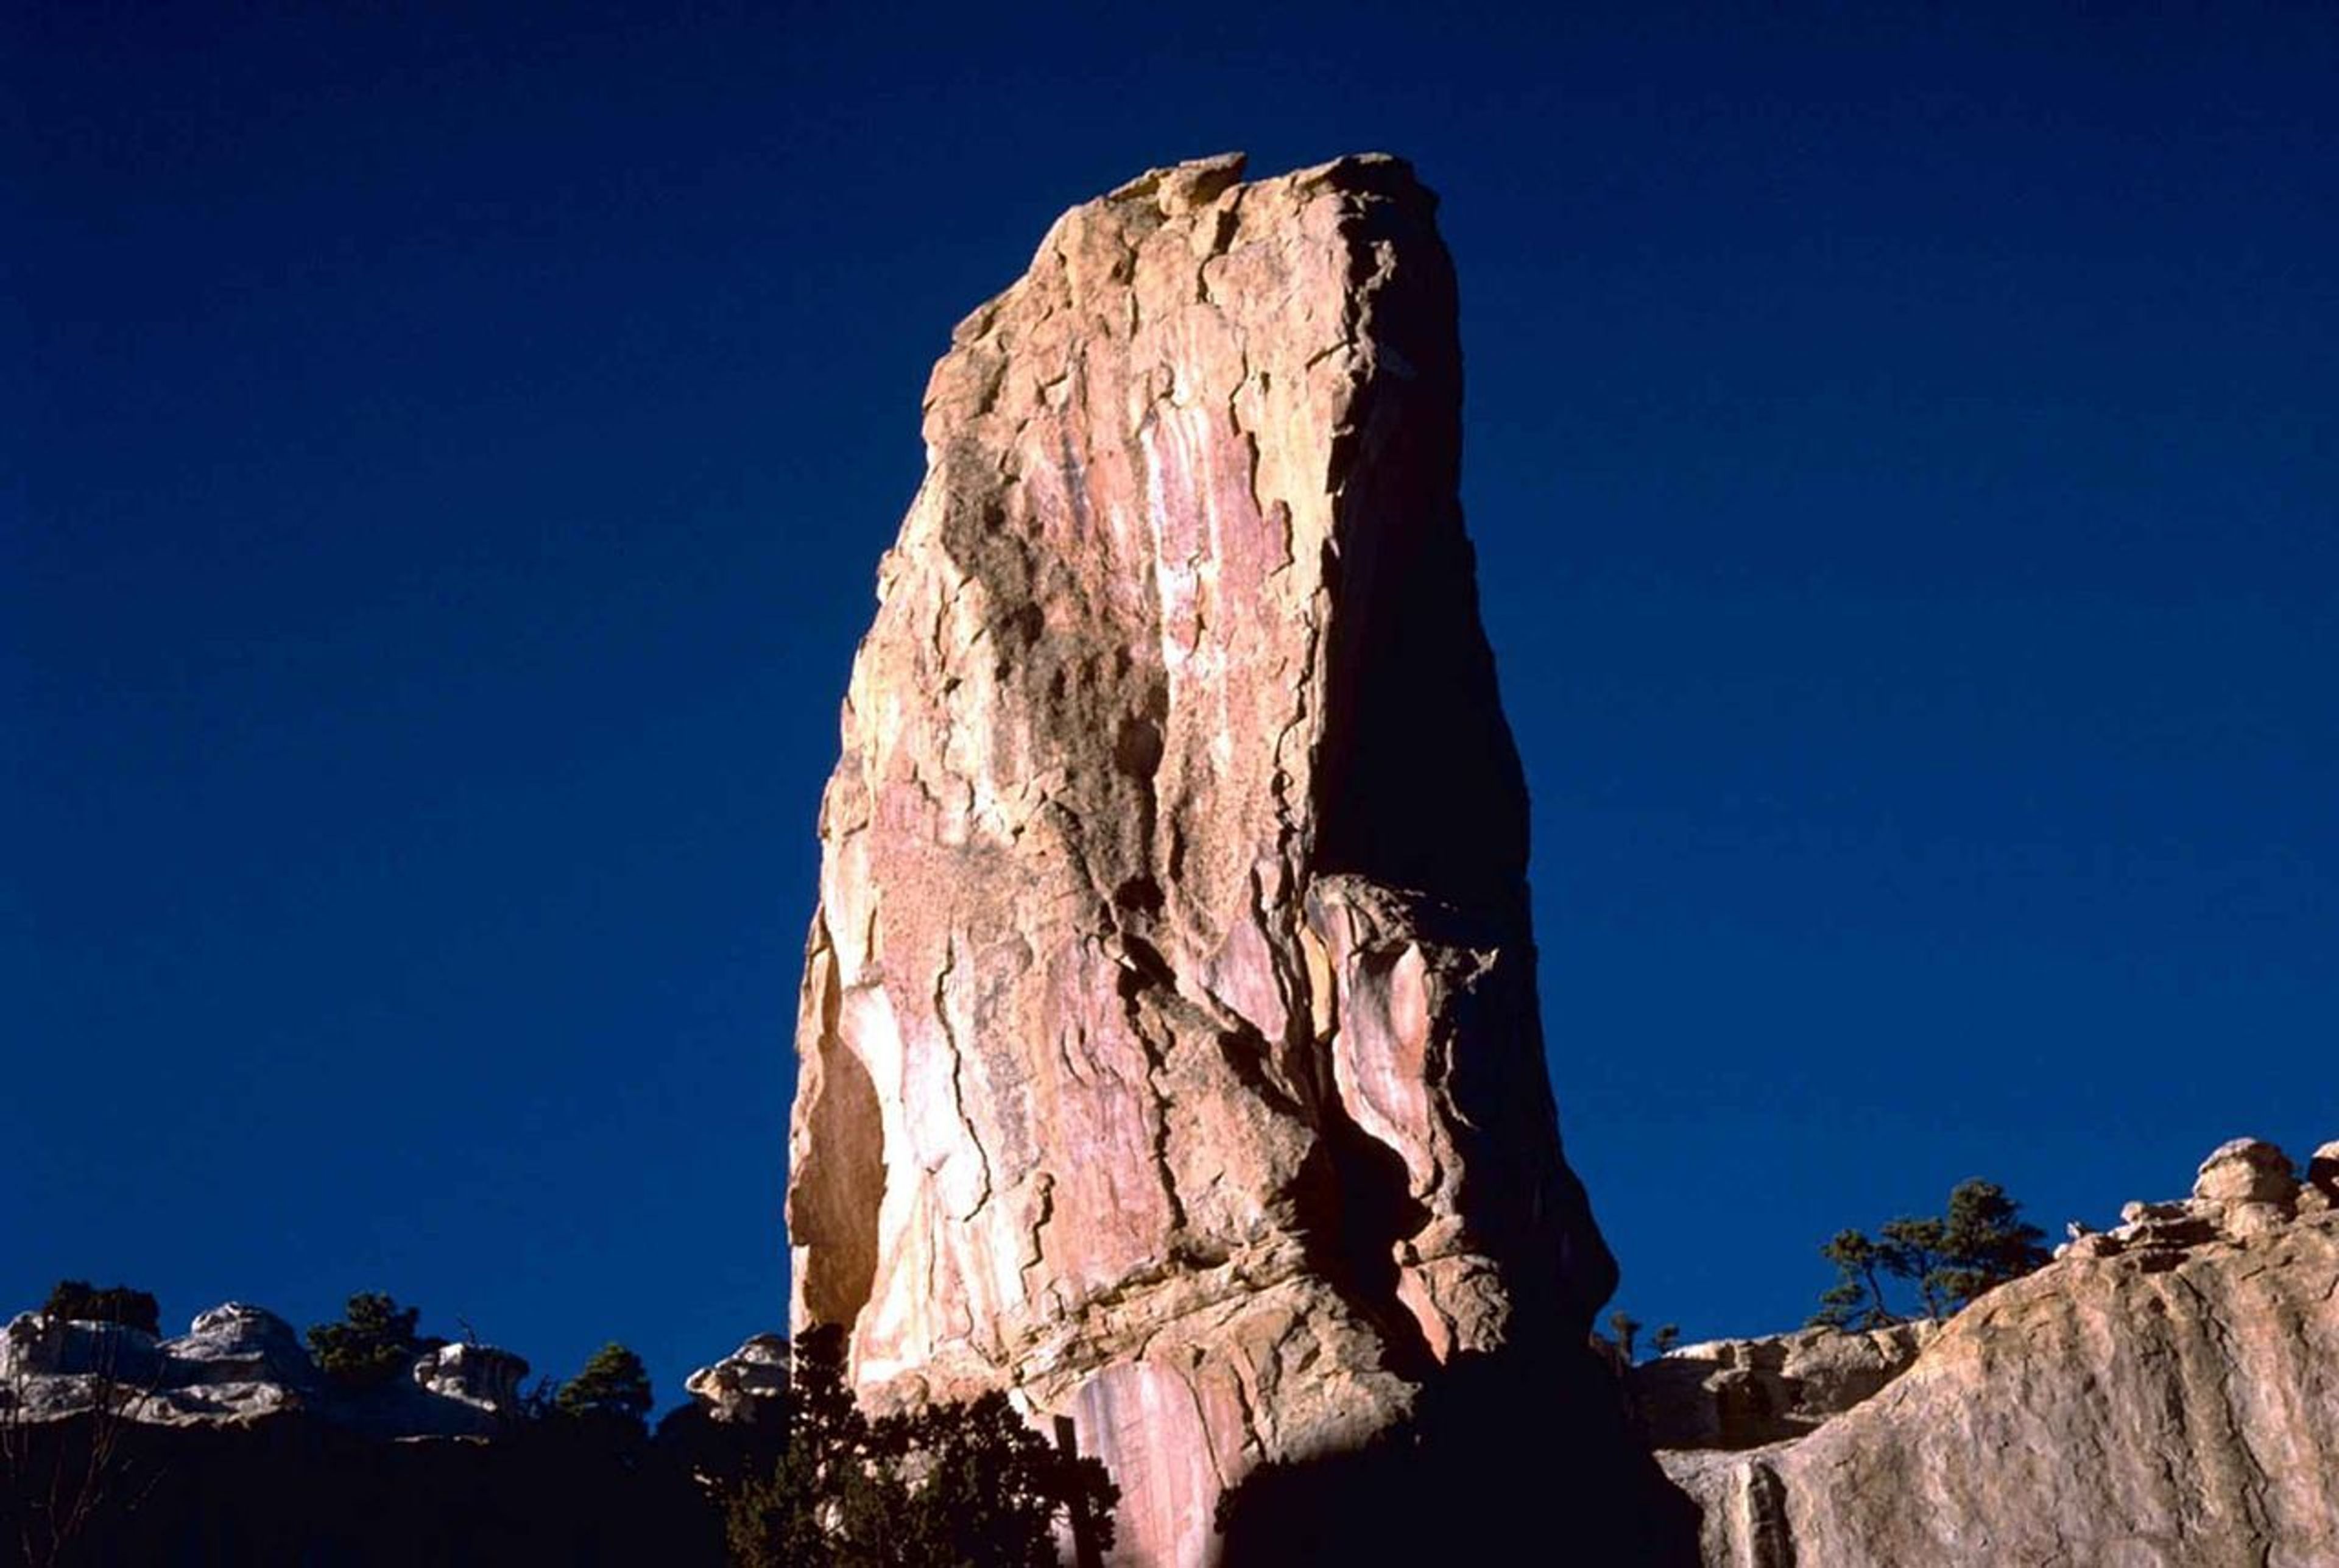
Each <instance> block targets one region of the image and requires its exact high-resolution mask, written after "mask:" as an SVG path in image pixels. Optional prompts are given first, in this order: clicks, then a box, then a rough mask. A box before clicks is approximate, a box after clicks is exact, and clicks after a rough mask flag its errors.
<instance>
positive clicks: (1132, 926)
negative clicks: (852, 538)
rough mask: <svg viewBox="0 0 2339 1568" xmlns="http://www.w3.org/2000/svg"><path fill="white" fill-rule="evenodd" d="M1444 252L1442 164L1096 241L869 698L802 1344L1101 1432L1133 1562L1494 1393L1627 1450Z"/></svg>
mask: <svg viewBox="0 0 2339 1568" xmlns="http://www.w3.org/2000/svg"><path fill="white" fill-rule="evenodd" d="M1435 210H1436V202H1435V198H1434V197H1432V196H1431V195H1430V193H1429V192H1427V191H1426V189H1424V188H1423V187H1422V186H1421V185H1420V184H1419V183H1418V182H1416V180H1415V179H1414V177H1413V174H1412V173H1411V171H1410V170H1409V169H1408V168H1407V167H1406V165H1405V164H1404V163H1401V162H1399V161H1397V160H1396V159H1391V158H1387V157H1380V156H1366V157H1357V158H1349V159H1343V160H1340V161H1338V162H1337V163H1329V164H1326V165H1323V166H1320V167H1318V168H1315V169H1309V170H1304V171H1301V172H1299V173H1294V174H1289V175H1285V176H1282V177H1280V178H1277V179H1271V180H1264V181H1258V182H1249V183H1246V182H1243V181H1242V179H1241V164H1240V160H1239V159H1238V158H1232V157H1228V158H1219V159H1210V160H1204V161H1202V162H1199V163H1188V164H1182V165H1179V166H1178V167H1175V168H1171V169H1165V170H1158V171H1155V172H1153V173H1149V174H1147V175H1145V176H1143V177H1141V178H1140V179H1139V180H1137V181H1133V182H1130V184H1128V185H1126V186H1124V187H1122V188H1121V189H1120V190H1118V191H1116V192H1112V193H1111V194H1110V195H1109V196H1107V197H1104V198H1101V199H1100V200H1098V201H1095V202H1089V203H1087V204H1086V205H1083V206H1081V207H1079V208H1076V209H1074V210H1073V211H1071V212H1068V213H1067V214H1065V216H1064V217H1063V218H1062V219H1061V220H1060V221H1059V222H1057V223H1056V224H1055V226H1054V227H1053V228H1052V229H1051V231H1050V232H1049V234H1048V236H1047V237H1046V239H1045V240H1044V241H1043V242H1041V247H1040V251H1039V253H1038V255H1037V256H1036V257H1035V258H1034V260H1033V262H1032V265H1031V269H1030V271H1028V272H1027V273H1026V274H1025V276H1024V277H1023V278H1022V279H1021V280H1020V281H1017V282H1016V283H1015V284H1014V285H1013V286H1012V287H1011V288H1010V289H1008V290H1007V291H1005V292H1004V293H1003V294H1002V295H1000V296H999V297H998V298H997V299H995V300H993V301H991V302H990V303H989V304H986V305H984V306H983V307H982V309H980V310H978V311H976V312H975V313H974V314H973V315H972V316H970V317H969V318H968V319H967V320H966V321H964V322H962V324H961V325H960V327H959V328H958V330H957V331H956V333H955V334H954V337H953V347H952V350H951V352H950V353H949V354H948V355H947V356H945V357H944V359H943V360H942V362H941V363H940V364H939V365H937V366H936V368H935V370H934V373H933V380H932V382H931V384H930V386H929V389H928V392H927V399H926V419H925V438H926V446H927V453H928V468H927V475H926V479H925V482H924V484H923V486H922V487H921V488H920V491H919V493H918V496H917V498H916V499H915V500H914V502H913V505H912V507H911V508H910V512H909V516H908V518H906V520H905V521H904V523H903V528H902V533H901V537H900V538H899V540H898V541H897V542H896V544H895V546H894V547H893V549H892V550H891V551H889V552H888V553H887V555H886V557H885V559H884V561H883V564H882V565H881V567H880V570H879V607H878V611H877V616H876V620H875V622H874V624H873V626H872V627H871V630H870V632H869V634H868V636H867V637H866V638H865V639H864V642H863V644H862V647H861V650H860V652H859V655H858V656H857V657H856V659H855V661H854V674H853V679H852V684H851V687H850V690H849V692H848V695H847V698H846V702H845V706H844V721H843V743H844V744H843V755H842V758H841V760H840V762H839V764H838V766H837V769H836V772H835V774H834V776H833V778H832V780H831V782H830V784H829V788H828V791H827V794H826V795H825V797H824V803H823V809H822V823H821V835H822V843H823V861H822V881H821V904H820V909H819V912H818V913H817V915H816V916H815V918H814V925H813V932H812V936H811V940H810V942H809V943H808V946H807V954H806V972H805V979H804V991H803V1002H802V1009H801V1012H800V1015H799V1021H798V1031H797V1041H798V1050H799V1054H800V1058H801V1073H800V1078H799V1089H798V1093H797V1099H796V1104H795V1109H794V1119H793V1123H792V1128H791V1134H790V1192H789V1229H790V1238H791V1242H792V1244H793V1247H794V1281H795V1285H794V1289H795V1298H794V1322H795V1324H796V1326H797V1327H798V1328H802V1327H804V1326H807V1325H809V1324H812V1323H815V1322H835V1323H840V1324H844V1325H846V1326H849V1328H850V1330H851V1341H852V1356H853V1370H854V1379H855V1382H856V1385H857V1386H858V1388H859V1389H860V1391H861V1393H862V1395H863V1397H864V1400H866V1401H868V1402H870V1403H872V1404H873V1405H879V1406H884V1405H896V1404H914V1403H917V1402H919V1401H922V1400H924V1399H928V1398H935V1397H958V1396H962V1395H968V1394H972V1393H974V1392H978V1391H981V1390H983V1389H988V1388H997V1387H1008V1388H1013V1389H1015V1390H1017V1391H1018V1393H1019V1395H1020V1396H1021V1398H1022V1399H1023V1400H1024V1401H1026V1402H1027V1404H1028V1405H1030V1406H1031V1408H1032V1409H1034V1410H1035V1411H1038V1412H1041V1413H1051V1414H1063V1415H1070V1416H1071V1418H1072V1419H1073V1421H1074V1423H1075V1425H1076V1426H1077V1429H1078V1431H1079V1434H1080V1439H1081V1445H1082V1447H1083V1448H1084V1450H1085V1451H1087V1452H1090V1453H1094V1454H1097V1455H1100V1456H1101V1457H1103V1458H1105V1459H1106V1461H1107V1462H1108V1464H1110V1465H1111V1466H1112V1468H1113V1472H1114V1474H1115V1478H1116V1480H1117V1481H1118V1482H1119V1484H1120V1487H1121V1489H1122V1494H1123V1503H1122V1509H1121V1526H1120V1540H1121V1543H1122V1546H1121V1556H1122V1558H1123V1560H1125V1561H1128V1562H1132V1563H1200V1562H1206V1561H1209V1560H1210V1559H1211V1558H1213V1557H1214V1556H1215V1555H1216V1554H1217V1553H1218V1552H1219V1549H1220V1546H1221V1544H1222V1542H1221V1538H1220V1537H1219V1535H1218V1534H1217V1533H1214V1532H1213V1530H1212V1529H1211V1520H1212V1518H1213V1515H1214V1514H1215V1512H1216V1511H1217V1509H1218V1505H1219V1499H1220V1498H1222V1497H1224V1496H1226V1495H1228V1494H1229V1492H1230V1491H1231V1490H1232V1489H1234V1488H1236V1487H1237V1486H1238V1485H1239V1483H1240V1482H1241V1481H1242V1480H1243V1478H1244V1477H1245V1476H1246V1475H1247V1474H1249V1473H1250V1472H1252V1471H1253V1470H1254V1469H1256V1468H1258V1466H1260V1465H1262V1464H1271V1465H1274V1466H1277V1467H1278V1468H1277V1470H1276V1472H1275V1474H1280V1475H1289V1474H1297V1473H1298V1470H1299V1468H1300V1467H1303V1466H1308V1465H1310V1464H1319V1463H1320V1464H1339V1463H1343V1461H1340V1460H1338V1459H1337V1458H1336V1457H1335V1456H1337V1455H1344V1454H1349V1455H1353V1454H1355V1453H1357V1452H1359V1451H1362V1450H1363V1449H1365V1448H1366V1446H1367V1445H1369V1444H1370V1443H1372V1442H1373V1441H1374V1440H1375V1439H1377V1438H1378V1437H1381V1436H1382V1435H1386V1434H1391V1433H1395V1432H1397V1431H1398V1430H1400V1429H1402V1428H1406V1426H1407V1424H1408V1423H1409V1422H1410V1421H1412V1420H1413V1418H1414V1417H1415V1416H1416V1414H1417V1413H1419V1412H1421V1411H1422V1410H1423V1402H1424V1400H1425V1398H1426V1397H1427V1393H1426V1391H1429V1390H1432V1389H1434V1388H1436V1387H1437V1386H1439V1385H1440V1384H1441V1382H1451V1383H1454V1384H1455V1385H1456V1386H1460V1385H1461V1384H1462V1383H1463V1382H1466V1381H1475V1380H1472V1379H1463V1378H1459V1377H1448V1376H1447V1375H1446V1369H1449V1368H1455V1367H1459V1366H1485V1367H1488V1368H1496V1367H1499V1368H1503V1369H1505V1375H1504V1376H1501V1377H1496V1376H1489V1377H1486V1378H1485V1379H1484V1380H1483V1381H1484V1387H1485V1389H1486V1390H1487V1391H1489V1392H1490V1393H1491V1391H1493V1390H1494V1389H1495V1388H1496V1387H1498V1386H1501V1387H1505V1389H1506V1390H1507V1393H1506V1397H1508V1398H1509V1399H1510V1400H1511V1401H1512V1402H1513V1403H1514V1404H1516V1403H1518V1402H1520V1401H1525V1402H1526V1403H1527V1404H1529V1405H1533V1406H1534V1407H1535V1409H1537V1410H1538V1411H1542V1412H1545V1413H1544V1414H1540V1415H1537V1416H1536V1417H1535V1419H1536V1420H1537V1421H1538V1422H1539V1423H1541V1424H1542V1425H1543V1428H1544V1430H1545V1432H1546V1433H1547V1434H1549V1435H1552V1436H1554V1438H1555V1439H1564V1440H1565V1441H1568V1442H1577V1443H1579V1445H1581V1446H1583V1447H1584V1449H1585V1451H1586V1452H1587V1453H1594V1452H1596V1453H1599V1454H1603V1455H1606V1454H1609V1453H1611V1452H1612V1451H1613V1453H1614V1454H1615V1455H1624V1454H1626V1453H1627V1452H1628V1447H1627V1445H1623V1444H1622V1443H1619V1442H1616V1441H1615V1440H1614V1433H1613V1432H1612V1431H1611V1430H1610V1428H1611V1427H1612V1426H1613V1425H1614V1420H1615V1416H1614V1391H1613V1388H1611V1387H1607V1386H1604V1385H1602V1384H1600V1383H1599V1382H1598V1381H1597V1380H1594V1379H1588V1378H1586V1377H1584V1376H1580V1375H1579V1374H1580V1372H1581V1371H1582V1370H1583V1368H1582V1367H1581V1366H1579V1364H1580V1363H1583V1364H1585V1365H1588V1362H1587V1361H1586V1357H1585V1356H1584V1348H1583V1346H1584V1331H1585V1328H1586V1326H1587V1325H1588V1322H1589V1318H1590V1315H1591V1313H1592V1310H1593V1308H1594V1307H1596V1306H1597V1305H1598V1304H1599V1303H1600V1302H1601V1301H1603V1300H1604V1299H1605V1297H1607V1295H1608V1294H1609V1292H1610V1290H1611V1289H1612V1288H1613V1286H1614V1265H1613V1263H1612V1262H1611V1261H1610V1259H1609V1257H1608V1254H1607V1251H1606V1249H1605V1247H1604V1246H1603V1245H1602V1243H1601V1240H1600V1238H1599V1235H1598V1232H1597V1231H1596V1229H1595V1228H1594V1225H1593V1223H1592V1219H1591V1215H1590V1212H1589V1208H1588V1206H1587V1204H1586V1202H1585V1199H1584V1193H1583V1191H1582V1189H1581V1188H1580V1186H1579V1185H1578V1184H1577V1182H1576V1180H1575V1178H1574V1176H1573V1175H1572V1173H1570V1172H1569V1170H1568V1169H1567V1167H1566V1164H1565V1162H1564V1159H1563V1158H1562V1156H1561V1152H1560V1146H1559V1139H1558V1133H1557V1128H1556V1119H1555V1116H1554V1106H1553V1103H1552V1097H1551V1091H1550V1087H1549V1081H1548V1078H1547V1075H1546V1073H1545V1066H1544V1060H1543V1040H1542V1036H1541V1032H1540V1025H1539V1022H1538V1012H1537V1003H1536V996H1535V968H1534V965H1535V951H1534V946H1533V941H1532V934H1531V932H1530V930H1529V925H1528V917H1527V902H1526V883H1525V872H1526V848H1527V845H1526V797H1525V786H1524V784H1523V781H1522V779H1521V774H1520V769H1519V763H1518V757H1517V754H1516V751H1515V747H1514V746H1513V745H1512V741H1511V736H1510V732H1509V729H1508V726H1507V725H1506V724H1505V720H1504V717H1503V713H1502V707H1501V703H1500V700H1499V696H1498V694H1497V692H1496V689H1495V673H1494V666H1493V660H1492V656H1491V655H1490V654H1489V652H1488V649H1487V646H1486V643H1485V635H1484V633H1483V631H1482V629H1481V627H1480V626H1479V622H1478V615H1477V603H1476V589H1475V563H1474V559H1473V555H1472V551H1471V547H1470V544H1469V541H1468V538H1467V537H1466V534H1465V532H1464V530H1463V527H1462V518H1461V511H1460V507H1459V502H1458V500H1457V493H1458V481H1459V471H1460V468H1459V465H1460V450H1461V431H1460V407H1461V360H1460V353H1459V349H1458V346H1457V342H1456V331H1455V320H1456V309H1455V283H1454V274H1453V269H1452V265H1451V263H1450V261H1449V260H1448V258H1447V256H1446V251H1445V248H1444V246H1443V244H1442V243H1441V242H1440V241H1439V240H1438V237H1437V234H1436V223H1435ZM1538 1402H1539V1403H1538ZM1438 1425H1439V1429H1440V1430H1446V1429H1450V1428H1454V1427H1456V1425H1457V1424H1456V1423H1452V1422H1442V1423H1439V1424H1438ZM1350 1462H1351V1463H1352V1462H1353V1461H1350ZM1619 1463H1622V1461H1621V1460H1620V1461H1619ZM1595 1468H1596V1466H1595ZM1616 1491H1617V1488H1616V1487H1615V1486H1614V1485H1611V1486H1609V1487H1608V1488H1607V1493H1608V1495H1609V1497H1610V1498H1611V1499H1613V1498H1614V1495H1615V1494H1616ZM1593 1507H1594V1504H1591V1503H1587V1504H1585V1508H1586V1510H1587V1512H1588V1511H1590V1510H1592V1508H1593Z"/></svg>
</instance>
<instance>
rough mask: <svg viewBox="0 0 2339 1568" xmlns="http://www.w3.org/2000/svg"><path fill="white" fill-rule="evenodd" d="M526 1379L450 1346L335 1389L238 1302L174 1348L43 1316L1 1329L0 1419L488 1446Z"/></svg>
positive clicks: (524, 1369)
mask: <svg viewBox="0 0 2339 1568" xmlns="http://www.w3.org/2000/svg"><path fill="white" fill-rule="evenodd" d="M526 1376H528V1363H527V1362H526V1361H524V1360H522V1359H521V1358H520V1357H518V1356H514V1355H513V1354H511V1353H510V1352H509V1351H506V1350H498V1349H496V1348H495V1347H494V1346H483V1345H447V1346H437V1347H435V1348H432V1349H429V1350H424V1351H419V1352H417V1353H416V1355H415V1357H414V1360H413V1363H412V1364H411V1366H410V1367H409V1368H408V1372H407V1376H404V1377H402V1378H392V1379H390V1381H389V1382H388V1383H386V1384H384V1385H382V1386H378V1387H374V1388H368V1389H361V1390H344V1389H339V1388H335V1387H333V1386H331V1385H330V1384H328V1383H327V1382H326V1381H325V1379H324V1378H322V1377H321V1376H320V1375H319V1373H318V1371H317V1367H316V1364H315V1363H314V1362H313V1361H311V1359H310V1357H309V1352H308V1350H307V1349H306V1348H305V1347H304V1346H302V1345H301V1337H300V1336H299V1335H298V1334H297V1333H295V1332H294V1331H293V1328H292V1326H291V1324H289V1323H287V1322H285V1321H284V1319H282V1318H281V1317H277V1316H276V1314H274V1313H272V1312H270V1311H268V1310H267V1309H266V1308H264V1307H252V1306H247V1305H246V1304H244V1303H242V1302H236V1301H231V1302H228V1303H226V1304H225V1305H223V1306H221V1307H213V1308H212V1309H211V1310H210V1311H208V1312H203V1313H199V1314H197V1315H196V1317H195V1319H194V1322H193V1323H192V1325H191V1326H189V1327H188V1330H187V1332H186V1333H185V1334H184V1335H183V1336H180V1337H179V1338H176V1339H163V1340H157V1339H156V1338H155V1337H154V1336H152V1335H150V1334H147V1333H144V1332H143V1331H142V1330H139V1329H136V1328H127V1327H124V1326H122V1325H120V1324H116V1323H89V1322H81V1321H76V1320H73V1319H68V1318H63V1317H51V1316H49V1315H47V1314H44V1313H39V1312H25V1313H20V1314H18V1315H17V1316H16V1317H15V1318H13V1319H11V1320H10V1321H9V1323H8V1324H7V1326H5V1328H0V1405H5V1410H0V1414H5V1415H9V1416H11V1417H13V1418H15V1419H17V1420H23V1421H54V1420H64V1419H68V1418H71V1417H74V1416H78V1415H87V1414H91V1413H104V1414H105V1415H110V1416H118V1417H119V1418H121V1419H123V1420H127V1421H130V1422H133V1423H136V1424H138V1425H153V1426H189V1427H211V1426H223V1425H252V1424H254V1423H257V1422H261V1421H263V1420H265V1419H267V1418H270V1417H274V1416H287V1415H312V1416H314V1417H316V1418H317V1419H319V1420H321V1421H323V1422H326V1423H328V1424H330V1425H336V1426H343V1427H349V1428H351V1429H354V1430H360V1431H365V1432H370V1433H375V1434H379V1435H384V1436H393V1437H473V1436H485V1435H491V1434H493V1433H496V1432H498V1431H499V1430H501V1429H503V1428H504V1427H505V1426H507V1425H509V1424H510V1423H511V1422H512V1421H514V1420H515V1419H517V1417H518V1410H519V1397H520V1395H519V1384H520V1380H521V1379H522V1378H524V1377H526Z"/></svg>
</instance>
